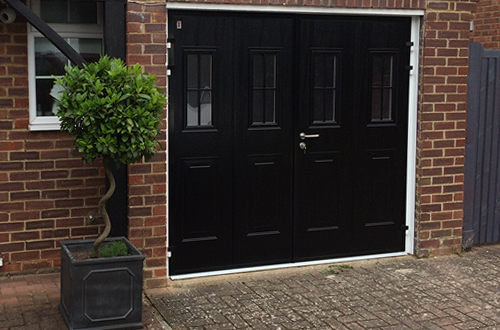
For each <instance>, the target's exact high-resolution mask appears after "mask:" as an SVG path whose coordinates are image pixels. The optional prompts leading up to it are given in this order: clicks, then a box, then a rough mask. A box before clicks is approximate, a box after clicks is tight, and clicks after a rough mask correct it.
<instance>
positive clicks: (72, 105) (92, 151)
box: [55, 56, 165, 164]
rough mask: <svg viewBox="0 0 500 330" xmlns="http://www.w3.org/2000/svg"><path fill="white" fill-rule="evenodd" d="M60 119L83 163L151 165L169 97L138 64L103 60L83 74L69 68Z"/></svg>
mask: <svg viewBox="0 0 500 330" xmlns="http://www.w3.org/2000/svg"><path fill="white" fill-rule="evenodd" d="M65 70H66V73H65V75H64V76H63V77H62V78H55V79H56V82H57V83H58V84H59V85H61V86H63V88H62V91H61V92H60V98H59V100H57V102H58V104H59V109H58V111H57V113H56V115H57V116H58V117H59V119H60V121H61V129H62V130H67V131H69V135H70V136H71V137H76V140H75V149H76V150H77V151H79V152H82V153H83V156H82V159H83V161H84V162H88V163H89V162H93V161H94V160H96V159H98V158H103V159H105V160H106V159H113V160H115V161H116V162H117V164H118V163H122V164H131V163H135V162H138V161H140V160H141V159H142V157H144V158H145V160H146V161H148V160H149V159H150V158H151V157H152V156H153V155H154V154H155V153H156V150H157V147H158V146H159V142H158V141H156V136H157V135H158V134H160V129H159V125H160V123H161V121H162V113H163V106H164V104H165V96H164V95H163V94H162V93H161V91H160V89H159V88H158V87H157V86H156V85H155V78H156V76H154V75H149V74H145V73H142V69H141V67H140V66H139V65H138V64H136V65H135V66H132V67H127V66H126V65H125V63H123V61H122V60H120V59H115V58H113V59H111V58H109V57H108V56H104V57H101V58H100V60H99V61H98V62H95V63H90V64H88V65H84V67H83V68H79V67H76V66H66V68H65Z"/></svg>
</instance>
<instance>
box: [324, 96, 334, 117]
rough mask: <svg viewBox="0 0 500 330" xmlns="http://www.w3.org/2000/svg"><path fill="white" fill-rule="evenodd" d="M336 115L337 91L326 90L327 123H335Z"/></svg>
mask: <svg viewBox="0 0 500 330" xmlns="http://www.w3.org/2000/svg"><path fill="white" fill-rule="evenodd" d="M334 115H335V90H333V89H327V90H325V121H329V122H331V121H333V120H334V119H335V118H334Z"/></svg>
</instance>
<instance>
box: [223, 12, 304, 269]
mask: <svg viewBox="0 0 500 330" xmlns="http://www.w3.org/2000/svg"><path fill="white" fill-rule="evenodd" d="M235 26H236V28H235V40H236V42H235V59H234V61H235V67H236V69H235V70H236V76H237V77H238V81H237V83H236V84H235V87H234V88H235V94H234V98H235V107H234V110H235V115H234V187H235V188H234V247H233V251H234V260H235V263H237V264H239V265H262V264H273V263H280V262H291V261H292V249H291V247H292V236H291V234H292V213H291V211H292V194H291V191H292V154H293V152H292V150H293V149H292V147H293V146H292V144H291V143H290V136H291V133H292V123H293V120H292V100H291V98H290V96H291V95H292V94H293V93H292V87H293V84H292V79H293V75H292V70H291V67H292V57H293V52H292V51H293V33H290V31H293V26H294V25H293V18H291V17H281V18H276V17H271V16H266V15H258V16H257V15H255V16H245V17H240V18H238V20H237V21H236V23H235ZM255 223H259V224H262V229H261V230H256V227H255V226H254V224H255ZM264 224H267V225H264ZM264 228H267V229H264Z"/></svg>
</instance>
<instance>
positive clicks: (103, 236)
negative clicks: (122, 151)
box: [94, 159, 116, 258]
mask: <svg viewBox="0 0 500 330" xmlns="http://www.w3.org/2000/svg"><path fill="white" fill-rule="evenodd" d="M103 164H104V171H105V172H106V177H107V178H108V180H109V189H108V191H107V192H106V194H104V196H102V198H101V199H100V200H99V204H98V207H99V213H100V214H101V215H102V218H103V219H104V226H105V227H104V231H103V232H102V233H101V235H100V236H99V237H98V238H97V239H96V241H95V242H94V255H95V256H96V257H97V258H100V257H101V250H100V249H99V247H100V246H101V243H102V242H103V241H104V240H105V239H106V238H107V237H108V236H109V233H110V232H111V221H110V220H109V216H108V212H107V211H106V202H107V201H108V199H109V198H110V197H111V196H112V195H113V193H114V192H115V188H116V183H115V178H114V176H113V173H112V172H111V169H110V168H109V164H108V162H107V160H106V159H104V160H103Z"/></svg>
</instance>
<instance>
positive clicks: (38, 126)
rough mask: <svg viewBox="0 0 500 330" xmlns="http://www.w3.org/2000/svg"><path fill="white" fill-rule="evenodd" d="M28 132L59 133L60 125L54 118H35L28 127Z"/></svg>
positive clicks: (57, 119)
mask: <svg viewBox="0 0 500 330" xmlns="http://www.w3.org/2000/svg"><path fill="white" fill-rule="evenodd" d="M28 129H29V130H30V131H60V130H61V124H60V122H59V118H57V117H56V116H48V117H36V118H35V119H34V120H33V121H32V122H31V123H30V124H29V126H28Z"/></svg>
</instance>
